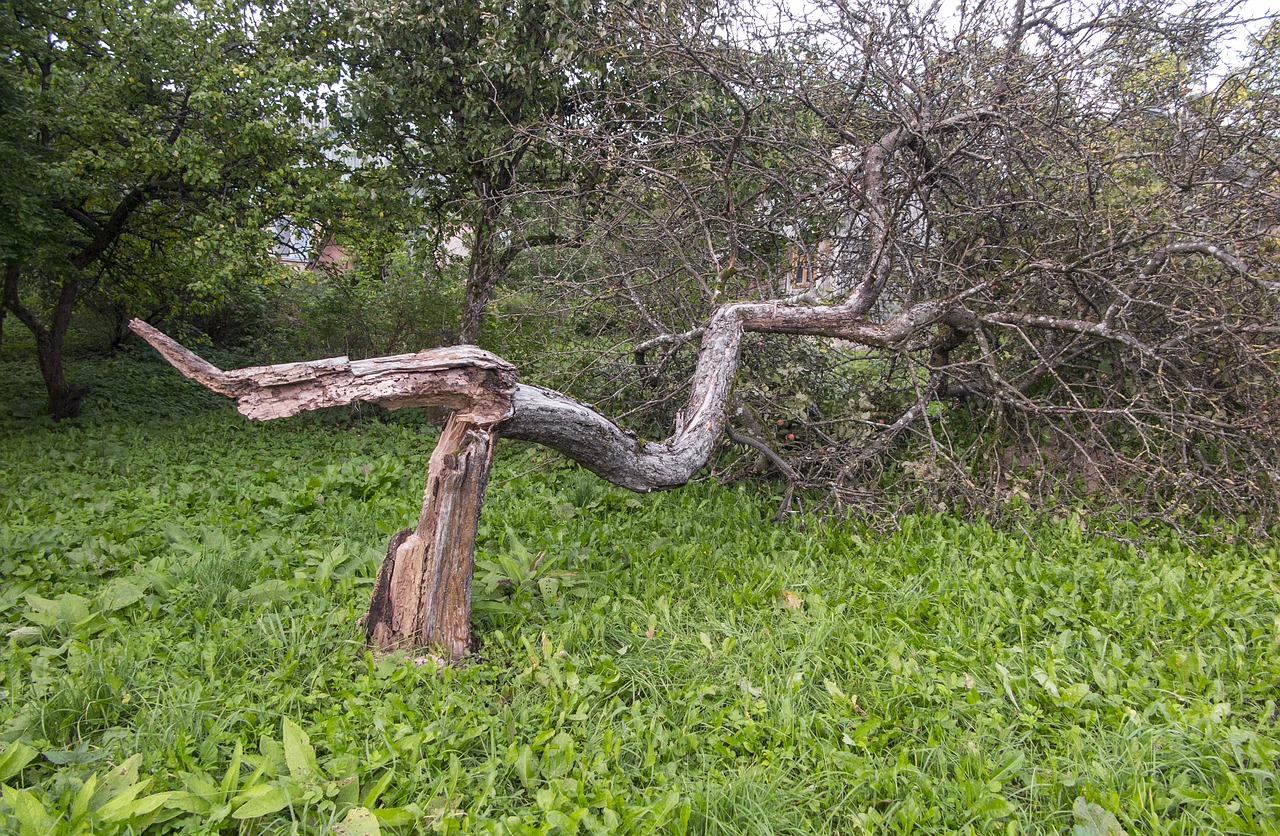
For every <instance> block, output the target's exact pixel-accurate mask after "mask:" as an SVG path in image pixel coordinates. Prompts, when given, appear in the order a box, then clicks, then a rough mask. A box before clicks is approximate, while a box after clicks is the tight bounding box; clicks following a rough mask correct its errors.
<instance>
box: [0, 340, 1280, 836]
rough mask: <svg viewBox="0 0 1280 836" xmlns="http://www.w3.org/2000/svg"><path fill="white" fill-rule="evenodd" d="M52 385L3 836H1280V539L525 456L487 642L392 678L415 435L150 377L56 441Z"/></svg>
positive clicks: (495, 497)
mask: <svg viewBox="0 0 1280 836" xmlns="http://www.w3.org/2000/svg"><path fill="white" fill-rule="evenodd" d="M10 353H12V350H11V351H10ZM33 365H34V364H33V363H31V362H30V358H28V357H25V356H23V357H17V358H10V359H7V360H5V361H3V362H0V380H3V391H2V393H0V573H2V574H3V579H4V583H3V590H2V591H0V621H3V622H4V624H3V630H4V633H5V636H6V637H0V640H3V642H4V655H3V665H2V666H0V729H2V735H0V781H3V785H4V788H3V802H2V804H0V829H3V830H4V831H5V832H14V833H22V834H61V833H94V834H115V833H142V832H148V833H160V832H182V833H215V832H221V833H253V834H259V833H261V834H267V833H306V834H320V833H337V834H349V835H350V834H371V833H379V832H381V833H417V832H473V831H474V832H494V833H520V834H525V833H574V832H577V833H650V832H662V833H799V832H822V833H827V832H830V833H859V832H864V831H865V832H874V833H943V832H956V831H960V832H1005V833H1018V832H1032V833H1075V834H1080V836H1104V835H1105V836H1112V835H1113V834H1117V833H1120V832H1121V831H1122V830H1123V831H1127V832H1129V833H1276V832H1280V825H1277V823H1276V822H1277V821H1278V820H1280V786H1278V785H1277V777H1276V768H1277V757H1280V730H1278V727H1277V723H1278V722H1280V709H1278V708H1277V699H1280V585H1278V583H1277V578H1276V573H1277V570H1278V569H1280V566H1278V553H1277V548H1276V546H1275V544H1274V543H1272V542H1254V543H1251V544H1246V543H1243V542H1229V541H1231V540H1232V539H1233V538H1232V537H1231V536H1230V534H1229V533H1228V534H1224V535H1223V537H1222V538H1221V539H1220V540H1219V541H1217V543H1216V544H1214V543H1212V542H1203V541H1198V542H1196V543H1186V542H1180V541H1179V539H1178V538H1177V536H1175V535H1174V534H1173V533H1172V532H1169V531H1150V530H1148V531H1141V532H1140V531H1138V530H1136V529H1131V528H1126V529H1123V530H1115V529H1113V533H1115V534H1117V535H1118V536H1119V538H1120V539H1112V538H1110V537H1107V536H1102V535H1099V534H1095V533H1090V532H1093V531H1094V530H1102V529H1104V528H1105V525H1104V524H1103V523H1102V522H1100V521H1097V520H1095V519H1094V518H1093V517H1091V516H1089V515H1085V516H1084V517H1083V522H1082V519H1081V518H1080V517H1076V518H1073V519H1066V520H1047V519H1042V520H1034V519H1032V518H1027V520H1026V521H1025V522H1024V523H1022V524H1015V525H1014V526H1013V527H1012V528H1011V529H1009V530H1003V531H997V530H994V529H993V528H992V527H990V526H989V525H987V524H985V523H984V522H983V521H981V520H976V521H966V520H960V519H956V518H954V517H950V516H946V515H936V516H913V517H906V518H903V519H900V520H899V521H898V529H897V532H896V533H894V534H892V535H891V536H884V535H871V534H868V533H866V532H861V531H859V530H858V529H857V528H856V527H853V526H851V525H837V524H834V523H823V524H819V523H817V522H816V521H814V520H809V521H807V522H802V521H800V520H794V521H791V522H787V523H782V524H775V523H772V522H770V518H771V516H772V515H773V513H774V512H775V510H776V507H777V500H776V498H775V497H773V496H772V495H770V494H769V493H768V491H767V489H765V488H763V487H761V486H758V485H757V486H753V485H748V484H737V485H733V486H720V485H717V484H714V483H709V482H708V483H703V484H697V485H692V486H689V487H686V488H682V489H679V490H675V491H672V492H669V493H664V494H657V495H650V496H637V495H631V494H628V493H626V492H623V491H620V490H617V489H614V488H612V487H610V486H608V485H606V484H605V483H603V482H600V481H599V480H596V479H595V478H594V477H591V476H590V475H589V474H586V473H585V472H582V471H580V470H578V469H576V468H574V467H571V466H569V465H567V464H565V463H563V462H560V461H558V460H555V459H553V458H552V457H551V456H550V455H549V454H547V453H546V452H544V451H540V450H538V449H533V448H525V447H521V446H518V445H514V444H511V445H504V446H503V447H502V448H500V450H499V453H498V458H499V462H498V465H497V467H496V470H495V475H494V479H493V482H492V483H491V486H490V489H489V493H488V499H487V503H486V505H485V510H484V516H483V520H482V525H481V531H480V546H479V554H478V566H477V571H476V581H475V590H476V597H477V603H476V610H477V613H476V629H477V631H478V635H479V636H480V637H481V640H482V646H481V650H480V655H479V658H477V659H476V660H475V661H474V662H472V663H471V664H469V665H466V666H465V667H460V668H441V667H438V666H437V665H436V664H434V663H432V662H431V661H429V660H426V659H422V660H421V661H422V662H424V663H423V664H418V663H415V661H414V660H413V659H411V658H408V657H403V656H396V657H390V658H385V659H381V660H379V659H375V658H374V657H373V656H371V655H370V654H369V653H368V652H367V651H366V650H365V649H364V648H363V646H362V642H361V639H362V632H361V629H360V627H359V626H358V624H357V621H358V619H359V618H360V616H361V614H362V613H363V611H364V609H365V607H366V605H367V604H368V600H369V595H370V593H371V590H372V584H373V580H374V575H375V572H376V569H377V566H378V562H379V560H380V559H381V556H382V553H383V549H384V548H385V543H386V541H387V539H388V537H389V536H390V535H391V534H392V533H393V532H394V531H395V530H397V529H399V528H401V527H403V526H405V525H407V524H410V523H411V522H412V521H413V520H414V518H415V516H416V513H417V508H418V504H419V501H420V492H421V489H422V485H423V481H424V474H425V471H426V462H427V457H428V455H429V453H430V449H431V444H432V438H433V436H432V431H431V429H430V427H429V425H428V424H427V423H425V421H423V420H422V419H421V417H420V416H413V415H408V416H396V417H392V418H390V419H389V420H388V418H387V416H385V415H371V414H368V413H365V414H359V413H351V412H347V411H342V412H341V413H339V414H326V415H319V416H306V417H301V418H298V419H291V420H288V421H281V422H275V423H272V424H268V425H254V424H251V423H249V422H248V421H246V420H244V419H242V418H241V417H240V416H239V415H237V414H236V413H235V412H234V411H233V410H232V409H231V407H230V405H229V404H227V403H224V402H222V401H221V400H220V399H217V398H216V397H214V396H212V395H208V394H207V393H204V392H202V391H201V390H198V389H197V388H196V387H194V386H192V385H188V384H187V383H185V382H184V381H182V380H180V379H179V378H178V377H177V375H176V373H175V372H173V371H171V370H170V369H168V367H166V366H164V365H162V364H161V363H160V362H159V361H157V360H153V359H152V358H150V357H145V356H142V355H122V356H119V357H117V358H114V359H111V360H106V361H100V362H98V363H96V364H81V365H80V367H79V369H78V370H79V371H80V372H82V373H83V374H86V375H88V376H91V377H94V378H96V379H98V380H99V381H104V383H102V384H101V385H100V386H99V391H98V392H96V393H95V394H94V395H93V396H92V398H91V400H90V401H88V402H87V408H86V413H85V416H84V417H83V418H81V419H78V420H77V421H74V422H69V423H67V424H64V425H61V426H53V425H51V424H48V423H46V422H45V421H44V420H43V419H40V418H39V417H38V414H37V413H38V411H39V406H40V401H41V399H42V393H41V389H40V386H39V381H38V379H36V378H35V377H34V374H33V372H32V367H33Z"/></svg>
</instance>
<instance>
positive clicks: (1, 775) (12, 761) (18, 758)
mask: <svg viewBox="0 0 1280 836" xmlns="http://www.w3.org/2000/svg"><path fill="white" fill-rule="evenodd" d="M39 754H40V753H39V751H37V750H36V749H33V748H31V747H30V746H28V745H27V744H25V743H23V742H22V741H21V740H15V741H13V742H12V743H10V744H9V745H8V746H6V747H5V748H4V754H0V781H8V780H9V779H10V778H12V777H13V776H15V775H17V774H18V773H19V772H21V771H22V770H23V769H24V768H26V765H27V764H29V763H31V762H32V761H33V760H35V759H36V756H37V755H39Z"/></svg>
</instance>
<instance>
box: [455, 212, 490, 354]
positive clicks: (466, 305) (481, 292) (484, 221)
mask: <svg viewBox="0 0 1280 836" xmlns="http://www.w3.org/2000/svg"><path fill="white" fill-rule="evenodd" d="M494 223H495V218H494V217H491V213H490V210H489V209H488V208H487V207H486V209H485V210H484V211H483V212H482V213H481V215H480V218H479V220H478V221H477V222H476V228H475V237H474V238H473V240H472V244H471V260H470V263H469V265H468V267H467V289H466V299H465V300H464V302H463V307H462V322H461V323H459V327H458V344H459V345H475V344H476V343H477V341H478V340H479V339H480V321H481V319H483V317H484V310H485V308H486V307H488V305H489V300H490V299H491V298H492V297H493V290H494V287H496V286H497V284H498V271H497V262H496V260H495V259H494V250H493V241H492V236H493V228H494Z"/></svg>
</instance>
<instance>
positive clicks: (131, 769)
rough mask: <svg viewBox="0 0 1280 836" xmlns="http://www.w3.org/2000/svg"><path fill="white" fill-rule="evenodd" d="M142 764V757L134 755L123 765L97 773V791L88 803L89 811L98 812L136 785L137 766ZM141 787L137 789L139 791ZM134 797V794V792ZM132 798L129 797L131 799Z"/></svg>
mask: <svg viewBox="0 0 1280 836" xmlns="http://www.w3.org/2000/svg"><path fill="white" fill-rule="evenodd" d="M140 763H142V755H140V754H138V755H134V756H133V757H131V758H129V759H128V760H126V761H125V762H124V763H122V764H120V765H119V766H117V767H115V768H114V769H110V770H108V771H106V772H100V773H98V777H99V779H100V780H99V782H98V789H97V791H96V792H95V793H94V794H93V798H92V799H90V801H89V809H90V810H100V809H101V808H102V806H103V805H105V804H106V803H107V802H108V801H110V800H111V799H113V798H116V797H118V796H119V795H121V793H123V792H125V790H127V789H128V788H130V787H132V786H134V785H135V784H137V783H138V764H140ZM141 789H142V787H138V790H141ZM135 795H136V792H135ZM132 797H133V796H130V798H132Z"/></svg>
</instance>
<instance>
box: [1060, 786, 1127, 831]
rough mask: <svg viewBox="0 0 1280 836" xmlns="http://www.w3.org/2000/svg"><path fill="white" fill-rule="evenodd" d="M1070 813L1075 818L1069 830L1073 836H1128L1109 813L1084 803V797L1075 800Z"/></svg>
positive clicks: (1086, 802) (1095, 805)
mask: <svg viewBox="0 0 1280 836" xmlns="http://www.w3.org/2000/svg"><path fill="white" fill-rule="evenodd" d="M1071 812H1072V814H1074V815H1075V817H1076V826H1075V827H1074V828H1072V830H1071V832H1072V833H1073V834H1074V836H1128V834H1127V833H1125V830H1124V828H1123V827H1121V826H1120V821H1119V820H1118V819H1117V818H1116V817H1115V816H1114V815H1112V814H1111V811H1109V810H1107V809H1106V808H1104V807H1100V806H1098V805H1097V804H1091V803H1090V802H1088V801H1085V799H1084V796H1080V797H1078V798H1077V799H1076V800H1075V803H1074V804H1072V805H1071Z"/></svg>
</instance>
